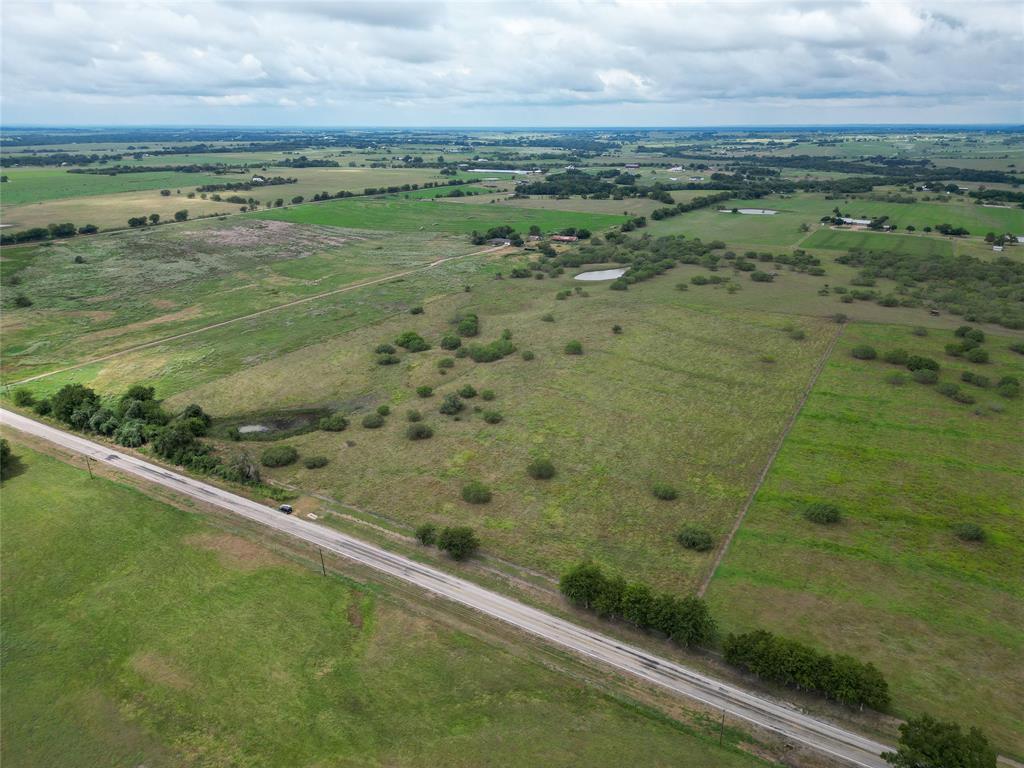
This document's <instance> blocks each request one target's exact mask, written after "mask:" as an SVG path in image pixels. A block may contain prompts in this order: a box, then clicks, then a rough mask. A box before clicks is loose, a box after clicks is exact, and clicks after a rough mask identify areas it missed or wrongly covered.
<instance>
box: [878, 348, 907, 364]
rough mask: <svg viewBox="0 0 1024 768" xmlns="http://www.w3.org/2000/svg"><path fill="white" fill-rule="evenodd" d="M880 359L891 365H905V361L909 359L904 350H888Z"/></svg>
mask: <svg viewBox="0 0 1024 768" xmlns="http://www.w3.org/2000/svg"><path fill="white" fill-rule="evenodd" d="M882 359H883V360H885V362H887V363H892V364H893V365H906V364H907V360H909V359H910V353H909V352H907V350H905V349H890V350H889V351H888V352H886V353H885V354H884V355H882Z"/></svg>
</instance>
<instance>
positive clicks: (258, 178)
mask: <svg viewBox="0 0 1024 768" xmlns="http://www.w3.org/2000/svg"><path fill="white" fill-rule="evenodd" d="M266 180H267V179H266V177H265V176H253V177H252V179H250V181H251V182H252V183H253V184H263V183H264V182H265V181H266Z"/></svg>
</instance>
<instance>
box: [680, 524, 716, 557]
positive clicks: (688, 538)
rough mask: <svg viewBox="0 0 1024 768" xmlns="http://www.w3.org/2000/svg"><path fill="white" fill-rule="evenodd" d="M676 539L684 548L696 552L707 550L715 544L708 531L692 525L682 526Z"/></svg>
mask: <svg viewBox="0 0 1024 768" xmlns="http://www.w3.org/2000/svg"><path fill="white" fill-rule="evenodd" d="M676 541H678V542H679V543H680V544H681V545H682V546H684V547H685V548H686V549H692V550H695V551H697V552H707V551H708V550H709V549H711V548H712V547H714V546H715V540H714V539H713V538H712V537H711V534H710V533H708V532H707V531H705V530H704V529H703V528H695V527H693V526H687V527H686V528H683V530H681V531H680V532H679V534H678V535H677V536H676Z"/></svg>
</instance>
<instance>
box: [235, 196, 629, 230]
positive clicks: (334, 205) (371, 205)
mask: <svg viewBox="0 0 1024 768" xmlns="http://www.w3.org/2000/svg"><path fill="white" fill-rule="evenodd" d="M252 216H253V217H255V218H261V219H275V220H277V221H290V222H295V223H300V224H320V225H326V226H332V227H355V228H359V229H386V230H394V231H398V232H458V233H465V234H468V233H469V232H472V231H473V230H474V229H475V230H479V231H480V232H484V231H486V230H487V229H489V228H491V227H495V226H501V225H504V224H507V225H509V226H511V227H514V228H515V229H518V230H520V231H522V232H525V231H526V230H528V229H529V228H530V226H532V225H537V226H539V227H540V228H541V230H542V231H545V232H552V231H558V230H560V229H563V228H565V227H586V228H587V229H590V230H592V231H599V230H602V229H606V228H608V227H611V226H614V225H616V224H619V223H621V222H622V221H624V220H625V218H626V217H625V216H614V215H609V214H604V213H580V212H577V211H556V210H543V209H533V208H516V209H509V208H502V207H499V206H497V205H493V206H492V205H487V206H484V205H474V204H464V205H449V204H448V203H446V202H442V201H433V200H429V201H428V200H420V201H409V200H404V199H400V198H384V199H362V198H349V199H347V200H331V201H329V202H326V203H321V204H319V205H309V206H300V207H297V208H288V209H283V210H273V211H262V212H260V213H256V214H252Z"/></svg>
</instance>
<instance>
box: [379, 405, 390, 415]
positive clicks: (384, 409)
mask: <svg viewBox="0 0 1024 768" xmlns="http://www.w3.org/2000/svg"><path fill="white" fill-rule="evenodd" d="M377 413H379V414H380V415H381V416H387V415H388V414H390V413H391V406H390V405H378V406H377Z"/></svg>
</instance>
